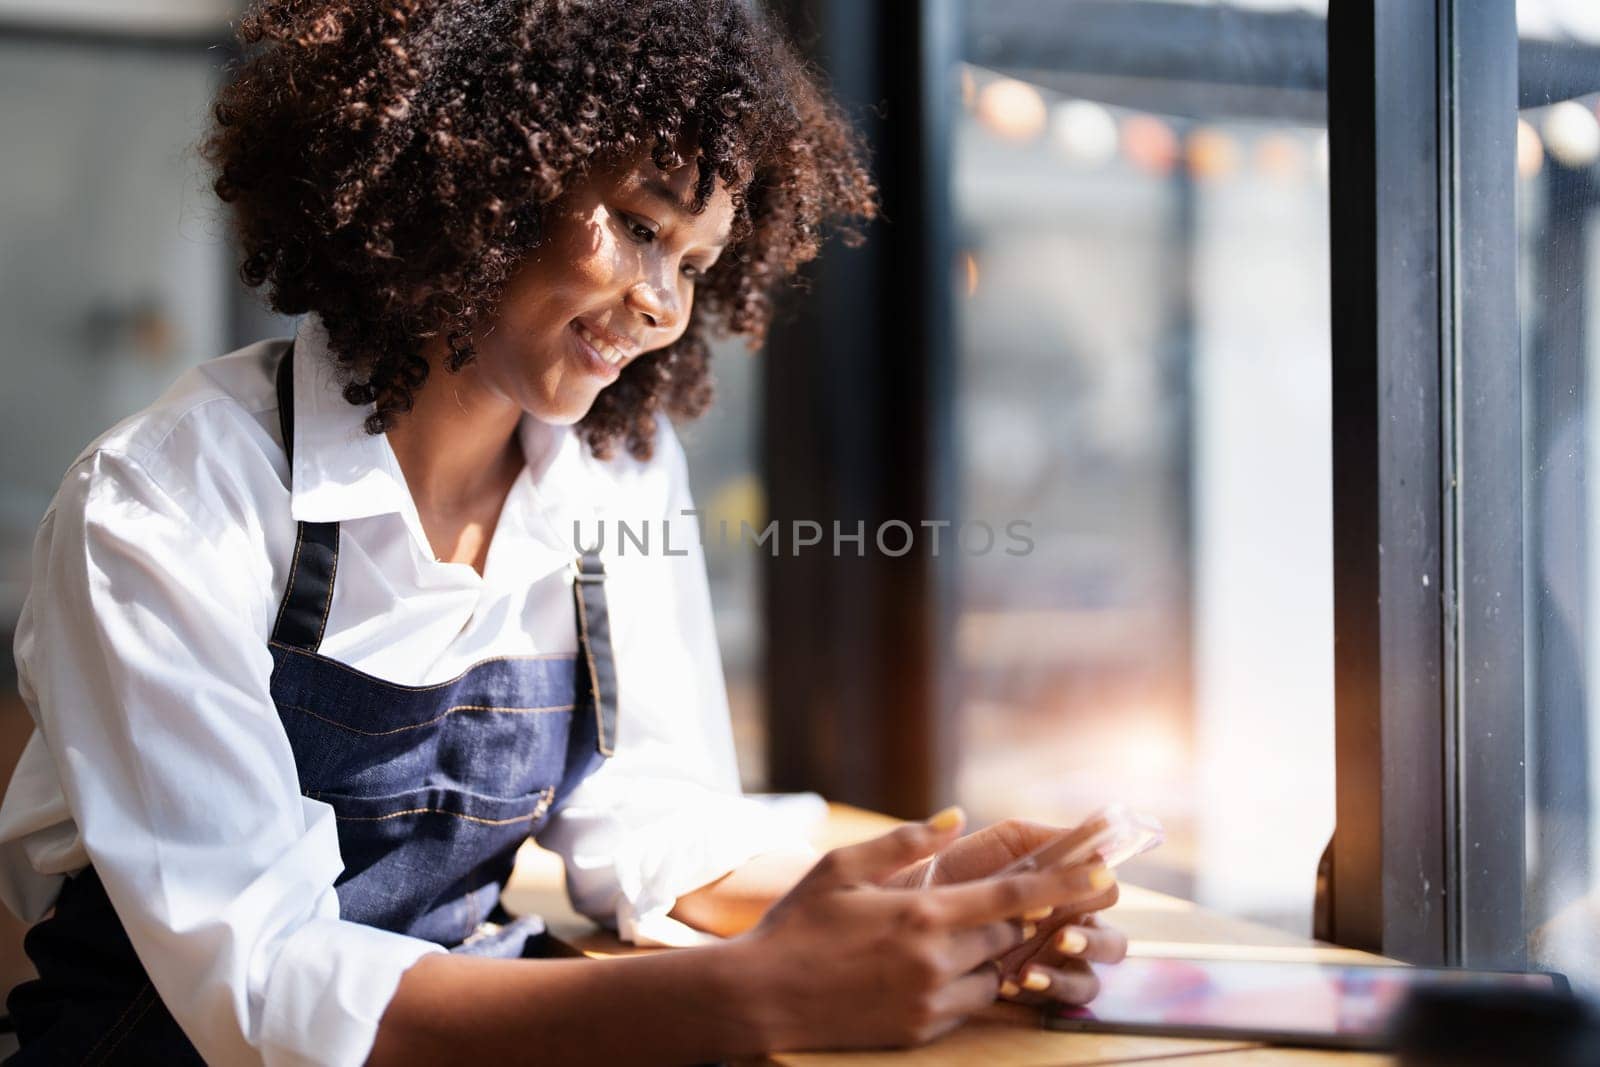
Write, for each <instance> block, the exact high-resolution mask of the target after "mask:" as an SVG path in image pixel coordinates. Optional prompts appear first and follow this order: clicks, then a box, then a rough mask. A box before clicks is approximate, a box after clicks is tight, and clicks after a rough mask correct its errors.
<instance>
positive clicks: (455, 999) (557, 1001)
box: [367, 943, 769, 1067]
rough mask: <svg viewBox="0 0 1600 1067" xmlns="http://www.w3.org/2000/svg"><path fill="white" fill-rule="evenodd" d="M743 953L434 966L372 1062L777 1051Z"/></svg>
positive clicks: (393, 1014)
mask: <svg viewBox="0 0 1600 1067" xmlns="http://www.w3.org/2000/svg"><path fill="white" fill-rule="evenodd" d="M738 953H739V948H738V947H737V946H736V945H734V944H731V943H730V944H727V945H712V946H707V947H705V948H696V949H683V950H676V951H670V952H657V953H649V954H644V955H639V956H627V957H617V958H613V959H602V960H582V959H572V960H496V959H484V958H480V957H473V956H457V955H433V956H425V957H423V958H422V959H421V960H419V961H418V962H417V963H416V964H414V965H413V966H412V967H411V968H410V969H409V970H407V971H406V972H405V974H404V975H403V976H402V977H401V980H400V985H399V988H398V989H397V990H396V991H395V995H394V997H393V999H392V1000H390V1002H389V1007H388V1009H387V1010H386V1011H385V1012H384V1015H383V1019H382V1021H381V1023H380V1025H379V1027H378V1037H377V1040H376V1042H375V1043H374V1044H373V1048H372V1053H371V1055H370V1057H369V1058H368V1060H367V1062H368V1064H369V1065H373V1067H388V1065H391V1064H410V1063H449V1062H461V1061H462V1060H463V1059H466V1058H470V1061H472V1062H476V1061H478V1060H479V1059H480V1058H482V1059H483V1060H485V1061H488V1060H489V1057H494V1060H495V1061H498V1062H504V1063H521V1062H525V1061H526V1062H533V1061H534V1060H537V1061H538V1062H539V1063H541V1064H591V1063H608V1064H611V1063H614V1064H629V1063H641V1064H642V1063H652V1064H654V1063H699V1062H706V1061H715V1060H721V1059H724V1058H730V1057H736V1056H746V1055H755V1054H759V1053H760V1052H763V1051H765V1050H766V1049H767V1047H768V1045H769V1040H768V1038H767V1036H766V1027H765V1026H764V1025H763V1024H762V1023H761V1021H760V1013H761V1008H762V1003H761V999H760V994H759V992H757V991H756V989H755V988H754V984H753V983H752V980H751V978H752V975H751V971H750V968H749V967H748V966H746V965H745V964H743V963H741V962H739V961H738V959H737V956H738Z"/></svg>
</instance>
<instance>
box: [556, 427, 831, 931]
mask: <svg viewBox="0 0 1600 1067" xmlns="http://www.w3.org/2000/svg"><path fill="white" fill-rule="evenodd" d="M658 425H659V426H660V428H661V432H660V433H659V434H658V437H657V449H658V452H659V455H660V462H662V463H663V465H664V467H665V469H666V473H667V478H668V492H667V496H666V500H667V510H666V515H665V517H664V518H657V519H653V524H664V525H665V527H666V535H665V536H664V537H663V538H662V540H661V541H659V542H656V543H655V544H654V545H653V551H652V552H650V553H648V554H646V555H644V556H643V557H640V558H634V559H621V560H618V561H616V563H615V564H611V563H608V567H610V568H612V570H611V574H613V575H614V578H611V577H608V580H607V583H606V585H607V589H606V596H607V609H608V611H609V613H610V616H611V623H612V636H613V649H614V653H615V656H616V660H617V664H616V666H617V685H618V712H617V744H616V750H615V755H613V756H612V757H611V758H610V759H608V760H607V761H606V762H605V763H604V764H603V765H602V766H601V768H600V769H599V770H597V771H596V772H595V773H594V774H592V775H590V776H589V778H588V779H586V780H585V781H584V782H583V783H582V784H581V785H580V786H579V787H578V788H577V789H575V790H574V791H573V793H572V796H571V797H570V798H569V799H568V800H567V802H566V803H565V804H564V805H563V806H562V807H561V809H560V810H559V811H557V812H556V814H555V815H554V817H553V818H552V819H551V820H550V822H549V823H548V824H547V825H546V827H545V828H544V830H543V831H541V833H540V835H539V842H540V844H542V845H544V846H545V847H547V848H550V849H552V850H553V851H555V852H557V853H559V854H560V855H561V857H562V859H563V860H564V861H565V863H566V871H567V889H568V893H569V895H570V896H571V898H572V903H573V906H574V907H575V908H576V909H577V910H579V911H580V912H583V913H584V914H586V915H588V916H590V917H591V918H594V919H596V920H598V921H600V922H603V923H606V924H607V925H613V924H614V925H615V927H616V929H617V931H618V933H619V934H621V935H622V936H623V937H624V938H626V939H628V940H631V941H634V942H637V943H640V944H691V943H694V942H696V941H700V940H705V939H707V938H706V935H701V934H699V933H698V932H697V931H694V930H691V929H690V928H689V927H688V926H686V925H685V924H683V923H681V922H678V921H677V920H674V919H672V918H670V916H669V915H668V913H669V912H670V911H671V910H672V908H673V907H674V906H675V905H676V903H677V899H678V897H680V896H682V895H683V894H685V893H688V892H691V891H693V890H695V889H698V888H700V887H701V886H704V885H707V884H709V883H710V882H713V881H715V880H716V879H717V878H719V877H721V876H722V875H724V874H726V873H728V872H729V871H731V870H733V869H734V868H736V867H738V866H739V865H741V864H743V863H745V862H746V861H748V860H750V859H752V858H754V857H755V856H758V855H762V854H768V853H773V852H796V853H804V854H809V853H811V852H812V849H811V847H810V845H809V844H808V843H807V841H806V839H805V837H804V836H803V835H802V834H801V833H799V832H798V830H797V829H796V828H795V826H794V822H793V820H786V819H782V818H780V817H779V816H778V815H777V814H776V813H775V812H774V811H773V809H772V808H770V807H769V806H768V805H766V804H763V803H761V802H759V801H757V800H755V799H753V798H749V797H746V796H744V795H743V794H742V793H741V791H740V787H739V770H738V765H737V761H736V759H735V756H734V746H733V733H732V728H731V724H730V722H729V718H728V697H727V689H726V684H725V682H724V679H723V674H722V658H721V655H720V653H719V651H718V648H717V636H716V630H715V626H714V623H713V618H712V611H711V592H710V588H709V585H708V583H707V580H706V567H705V556H704V551H703V549H702V547H701V544H700V538H699V528H698V524H697V519H696V516H695V514H694V512H693V508H694V504H693V501H692V498H691V495H690V491H689V478H688V465H687V462H686V460H685V458H684V454H683V449H682V446H681V445H680V444H679V443H678V440H677V437H676V435H675V434H674V433H673V432H672V428H671V425H670V423H668V422H667V421H666V420H665V419H664V418H663V419H661V420H659V423H658ZM656 499H657V501H658V502H657V504H656V505H655V506H656V507H658V508H659V507H660V504H659V500H660V497H659V496H658V497H657V498H656ZM624 518H626V519H628V521H630V522H633V521H635V520H636V519H637V516H624ZM669 552H670V554H669Z"/></svg>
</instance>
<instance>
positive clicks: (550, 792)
mask: <svg viewBox="0 0 1600 1067" xmlns="http://www.w3.org/2000/svg"><path fill="white" fill-rule="evenodd" d="M554 795H555V789H554V788H553V787H550V786H546V787H545V788H544V789H542V790H540V792H539V803H538V805H536V806H535V807H534V809H533V810H532V811H530V812H529V813H528V814H526V815H517V816H514V817H512V818H509V819H485V818H484V817H483V816H481V815H464V814H462V813H461V812H459V811H446V810H444V809H443V808H407V809H406V810H405V811H393V812H390V813H389V814H388V815H340V814H339V813H338V812H337V811H335V812H334V813H333V817H334V818H335V819H338V820H340V821H341V822H383V821H384V820H385V819H398V818H401V817H402V816H405V815H448V816H450V817H451V818H452V819H465V820H466V821H467V822H475V823H481V824H482V825H484V826H510V825H511V824H512V823H518V822H528V821H529V820H531V819H537V818H538V817H539V816H541V815H543V814H544V813H545V812H546V811H548V810H550V798H551V797H553V796H554Z"/></svg>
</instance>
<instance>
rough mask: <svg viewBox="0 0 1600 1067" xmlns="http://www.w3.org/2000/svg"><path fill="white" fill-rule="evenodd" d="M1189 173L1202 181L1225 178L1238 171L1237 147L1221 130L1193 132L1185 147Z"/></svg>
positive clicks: (1207, 128)
mask: <svg viewBox="0 0 1600 1067" xmlns="http://www.w3.org/2000/svg"><path fill="white" fill-rule="evenodd" d="M1185 148H1186V150H1187V154H1188V161H1189V172H1190V173H1191V174H1193V175H1194V176H1195V177H1196V178H1200V179H1202V180H1207V181H1210V180H1215V179H1217V178H1226V177H1228V176H1229V175H1230V174H1232V173H1233V172H1234V171H1236V170H1238V169H1239V145H1238V143H1237V142H1235V141H1234V139H1233V138H1232V137H1230V136H1228V135H1227V134H1226V133H1224V132H1223V131H1222V130H1218V129H1212V128H1209V127H1206V128H1202V129H1198V130H1195V131H1194V132H1193V133H1191V134H1190V135H1189V140H1188V144H1187V145H1186V146H1185Z"/></svg>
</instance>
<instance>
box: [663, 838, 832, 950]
mask: <svg viewBox="0 0 1600 1067" xmlns="http://www.w3.org/2000/svg"><path fill="white" fill-rule="evenodd" d="M816 862H817V860H816V857H815V856H807V855H804V854H801V853H793V852H784V853H774V854H772V855H769V856H757V857H756V858H755V859H752V860H750V861H749V862H748V863H746V864H744V865H743V866H741V867H738V868H736V869H734V870H732V871H730V872H728V873H727V874H725V875H723V876H722V877H721V878H718V879H717V880H716V881H715V882H712V883H710V884H709V885H704V886H701V887H700V888H699V889H696V890H695V891H694V892H692V893H685V894H684V895H683V896H681V897H679V898H678V903H677V905H676V906H674V907H673V909H672V917H673V918H674V919H677V920H678V921H679V922H683V923H688V924H689V925H690V926H693V927H694V928H695V929H697V930H705V931H706V932H707V933H713V934H718V935H720V936H722V937H733V936H734V935H736V934H742V933H744V932H745V931H746V930H748V929H750V928H751V927H752V926H754V925H755V924H756V923H757V922H759V921H761V916H763V915H765V914H766V913H767V909H768V908H770V907H772V905H773V903H774V902H775V901H777V900H778V898H779V897H781V896H783V895H784V894H785V893H787V892H788V891H789V890H791V889H793V888H794V886H795V883H797V882H799V881H800V879H801V878H802V877H803V876H804V875H805V873H806V872H807V871H809V870H810V869H811V867H812V865H813V864H815V863H816Z"/></svg>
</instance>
